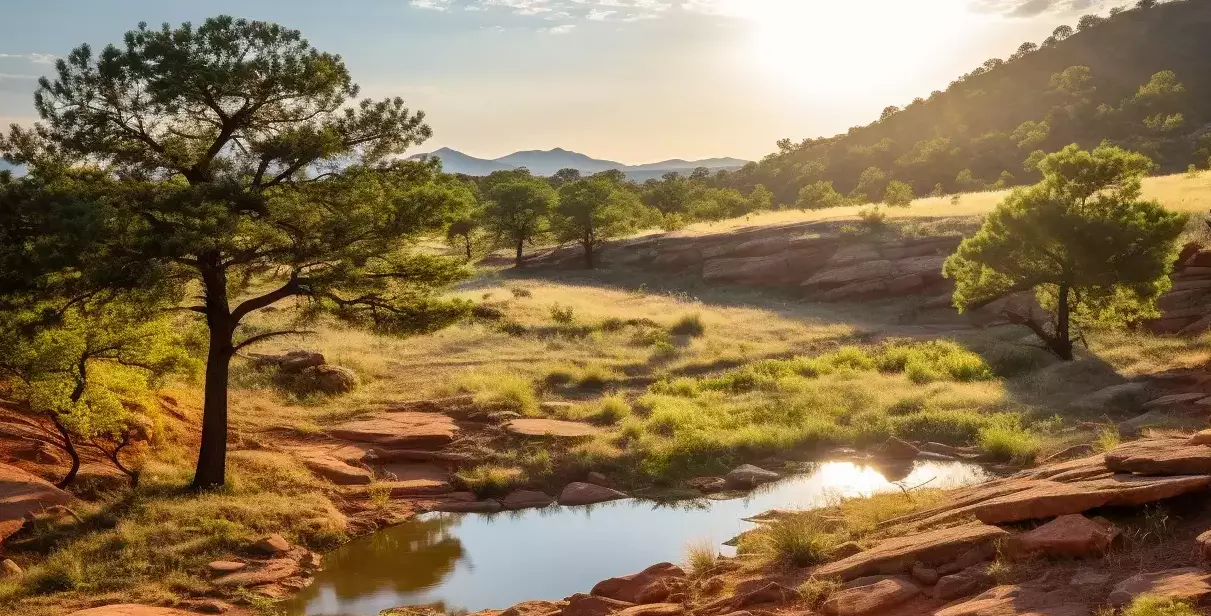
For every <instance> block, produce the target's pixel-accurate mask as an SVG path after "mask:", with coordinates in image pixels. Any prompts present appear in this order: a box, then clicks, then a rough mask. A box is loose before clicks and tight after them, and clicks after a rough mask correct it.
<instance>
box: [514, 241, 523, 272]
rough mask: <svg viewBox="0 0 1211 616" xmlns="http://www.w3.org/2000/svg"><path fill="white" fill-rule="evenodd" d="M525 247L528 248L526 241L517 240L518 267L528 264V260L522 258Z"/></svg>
mask: <svg viewBox="0 0 1211 616" xmlns="http://www.w3.org/2000/svg"><path fill="white" fill-rule="evenodd" d="M525 248H526V241H525V240H517V261H516V263H515V265H516V267H518V268H522V267H525V266H526V262H525V261H523V260H522V253H523V252H524V251H525Z"/></svg>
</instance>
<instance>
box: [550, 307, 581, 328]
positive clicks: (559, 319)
mask: <svg viewBox="0 0 1211 616" xmlns="http://www.w3.org/2000/svg"><path fill="white" fill-rule="evenodd" d="M551 320H552V321H554V322H555V323H556V324H558V325H571V324H573V323H575V322H576V311H575V310H574V309H573V308H572V307H571V306H560V305H559V304H558V303H555V304H551Z"/></svg>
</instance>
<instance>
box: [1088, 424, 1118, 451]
mask: <svg viewBox="0 0 1211 616" xmlns="http://www.w3.org/2000/svg"><path fill="white" fill-rule="evenodd" d="M1122 442H1123V437H1122V436H1120V435H1119V433H1118V428H1117V427H1116V426H1105V427H1103V428H1102V429H1101V430H1099V431H1098V434H1097V439H1095V440H1094V441H1093V449H1094V450H1095V451H1110V450H1111V449H1114V448H1115V447H1118V446H1119V445H1120V444H1122Z"/></svg>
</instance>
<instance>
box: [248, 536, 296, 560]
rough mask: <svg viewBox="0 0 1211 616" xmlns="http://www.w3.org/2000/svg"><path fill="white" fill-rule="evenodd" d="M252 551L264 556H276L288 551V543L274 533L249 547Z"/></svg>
mask: <svg viewBox="0 0 1211 616" xmlns="http://www.w3.org/2000/svg"><path fill="white" fill-rule="evenodd" d="M251 548H252V551H254V552H256V553H258V554H264V555H266V556H277V555H278V554H285V553H286V552H289V551H290V542H289V541H286V538H285V537H282V536H281V535H279V534H277V533H274V534H272V535H269V536H268V537H265V538H264V539H261V540H260V541H257V542H256V543H254V544H252V546H251Z"/></svg>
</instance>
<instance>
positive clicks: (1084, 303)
mask: <svg viewBox="0 0 1211 616" xmlns="http://www.w3.org/2000/svg"><path fill="white" fill-rule="evenodd" d="M1151 168H1152V161H1151V160H1149V159H1148V158H1147V157H1146V156H1143V155H1141V154H1136V153H1133V152H1127V151H1125V150H1122V149H1119V148H1116V147H1109V146H1103V147H1099V148H1097V149H1096V150H1094V151H1092V152H1087V151H1082V150H1080V149H1079V148H1078V147H1077V146H1076V145H1070V146H1068V147H1067V148H1064V150H1062V151H1060V152H1057V153H1054V154H1051V155H1049V156H1047V157H1046V158H1044V159H1043V160H1042V161H1041V162H1040V163H1039V169H1040V171H1041V172H1042V173H1043V181H1042V182H1040V183H1038V184H1036V185H1034V186H1032V187H1029V188H1019V189H1017V190H1015V191H1013V193H1012V194H1010V196H1009V197H1008V198H1006V199H1005V201H1003V202H1002V203H1001V204H1000V205H998V206H997V208H996V209H995V210H993V212H992V213H991V214H989V215H988V217H987V219H986V220H985V222H984V226H983V227H982V228H981V229H980V231H979V232H978V233H976V235H974V236H972V237H970V238H968V239H967V240H965V241H964V242H963V243H962V244H961V245H960V246H959V249H958V252H956V253H955V254H954V255H952V256H951V257H950V258H949V259H948V260H947V261H946V265H945V268H944V273H945V275H946V276H947V277H949V278H953V279H954V281H955V292H954V304H955V306H956V307H957V308H958V309H959V310H960V311H963V310H967V309H970V308H974V307H979V306H981V305H984V304H987V303H988V302H990V301H992V300H994V299H997V298H999V297H1002V296H1004V295H1005V294H1007V293H1010V292H1013V291H1019V290H1033V291H1034V292H1035V294H1036V296H1037V297H1038V299H1039V302H1040V303H1041V305H1042V306H1043V307H1044V309H1045V310H1047V311H1048V312H1049V313H1050V314H1049V316H1048V317H1047V318H1046V320H1040V319H1039V318H1037V317H1036V316H1035V315H1034V314H1018V313H1013V312H1006V316H1007V318H1009V320H1010V321H1011V322H1014V323H1019V324H1022V325H1026V326H1027V327H1029V328H1030V329H1031V330H1032V331H1033V332H1034V333H1035V334H1036V335H1037V336H1038V337H1039V338H1040V339H1041V340H1042V341H1043V342H1044V344H1045V345H1046V347H1047V348H1048V349H1050V350H1051V351H1052V352H1053V353H1055V354H1056V355H1057V356H1058V357H1060V358H1061V359H1065V360H1070V359H1072V357H1073V355H1072V346H1073V340H1074V336H1073V333H1072V330H1073V326H1074V325H1075V326H1076V327H1077V328H1081V327H1085V326H1092V325H1103V326H1123V325H1124V324H1126V323H1129V322H1132V321H1134V320H1137V319H1140V318H1144V317H1148V316H1153V315H1155V314H1156V305H1155V304H1156V299H1157V298H1158V297H1160V295H1161V294H1162V293H1164V292H1165V291H1166V290H1168V289H1169V287H1170V282H1169V272H1170V270H1171V268H1172V265H1173V261H1174V258H1175V257H1176V251H1177V247H1176V242H1177V239H1178V236H1179V235H1180V234H1181V232H1182V229H1183V227H1184V225H1185V222H1186V216H1185V215H1183V214H1178V213H1174V212H1169V211H1167V210H1165V209H1164V208H1163V207H1161V205H1160V204H1159V203H1157V202H1155V201H1145V200H1143V199H1141V197H1140V180H1141V178H1142V177H1143V176H1144V174H1145V173H1147V172H1148V171H1149V170H1150V169H1151ZM1077 338H1079V335H1078V336H1077Z"/></svg>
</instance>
